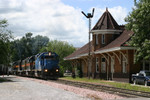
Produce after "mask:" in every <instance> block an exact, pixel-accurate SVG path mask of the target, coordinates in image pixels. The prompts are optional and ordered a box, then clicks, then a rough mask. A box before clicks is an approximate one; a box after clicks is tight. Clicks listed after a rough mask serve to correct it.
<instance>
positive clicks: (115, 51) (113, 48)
mask: <svg viewBox="0 0 150 100" xmlns="http://www.w3.org/2000/svg"><path fill="white" fill-rule="evenodd" d="M91 33H92V41H91V42H90V44H91V50H90V52H91V57H90V58H91V62H92V63H91V68H89V67H88V65H89V60H88V53H89V43H87V44H86V45H84V46H83V47H81V48H80V49H78V50H76V51H75V52H74V53H72V54H71V55H69V56H67V57H65V58H64V60H69V61H71V63H72V67H73V68H76V67H77V66H79V67H81V68H82V72H83V76H84V77H87V76H88V72H90V73H91V76H92V77H93V78H99V79H111V80H115V81H126V82H130V80H131V75H132V74H133V73H137V72H138V71H140V70H141V69H142V67H141V64H136V65H135V64H134V53H135V50H136V48H134V47H130V46H128V45H127V42H128V41H129V40H130V39H131V36H132V35H133V32H132V31H129V30H126V29H125V27H124V26H120V25H118V24H117V22H116V21H115V19H114V18H113V17H112V15H111V14H110V12H109V11H108V10H107V9H106V11H105V12H104V13H103V15H102V16H101V17H100V19H99V20H98V22H97V23H96V25H95V26H94V27H93V29H92V30H91ZM144 67H145V66H144Z"/></svg>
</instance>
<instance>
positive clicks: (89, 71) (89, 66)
mask: <svg viewBox="0 0 150 100" xmlns="http://www.w3.org/2000/svg"><path fill="white" fill-rule="evenodd" d="M81 13H82V14H83V15H84V16H85V17H86V18H88V19H89V54H88V55H89V59H88V60H89V61H88V78H89V79H90V76H91V57H90V55H91V54H90V50H91V42H90V39H91V36H90V30H91V18H92V17H93V15H94V8H93V10H92V14H91V13H87V15H86V14H85V13H84V12H83V11H82V12H81Z"/></svg>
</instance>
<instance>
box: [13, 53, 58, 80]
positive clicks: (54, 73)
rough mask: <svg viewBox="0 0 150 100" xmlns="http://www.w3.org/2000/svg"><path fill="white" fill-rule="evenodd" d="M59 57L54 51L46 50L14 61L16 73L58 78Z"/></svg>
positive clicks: (14, 71)
mask: <svg viewBox="0 0 150 100" xmlns="http://www.w3.org/2000/svg"><path fill="white" fill-rule="evenodd" d="M58 63H59V57H58V55H57V54H56V53H54V52H44V53H39V54H37V55H34V56H31V57H28V58H26V59H24V60H19V61H16V62H14V63H13V66H12V68H13V73H14V74H15V75H22V76H33V77H41V78H44V79H57V78H58V76H59V66H58Z"/></svg>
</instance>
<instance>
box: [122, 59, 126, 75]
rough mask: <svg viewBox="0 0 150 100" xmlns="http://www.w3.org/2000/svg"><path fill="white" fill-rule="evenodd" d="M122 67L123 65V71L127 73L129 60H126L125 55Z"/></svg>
mask: <svg viewBox="0 0 150 100" xmlns="http://www.w3.org/2000/svg"><path fill="white" fill-rule="evenodd" d="M122 67H123V73H127V61H126V58H125V57H124V56H123V59H122Z"/></svg>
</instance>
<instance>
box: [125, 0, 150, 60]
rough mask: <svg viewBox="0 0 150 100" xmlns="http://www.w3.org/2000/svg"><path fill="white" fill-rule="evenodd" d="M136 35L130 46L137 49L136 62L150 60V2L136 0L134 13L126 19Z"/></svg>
mask: <svg viewBox="0 0 150 100" xmlns="http://www.w3.org/2000/svg"><path fill="white" fill-rule="evenodd" d="M125 21H126V22H127V25H126V28H127V29H129V30H132V31H133V32H134V35H133V36H132V38H131V41H130V42H129V44H130V45H131V46H134V47H137V50H136V55H135V56H136V62H138V61H140V60H148V59H150V0H139V1H138V2H137V1H136V0H135V7H134V8H133V11H132V12H131V13H130V14H129V15H128V16H127V18H126V19H125Z"/></svg>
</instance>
